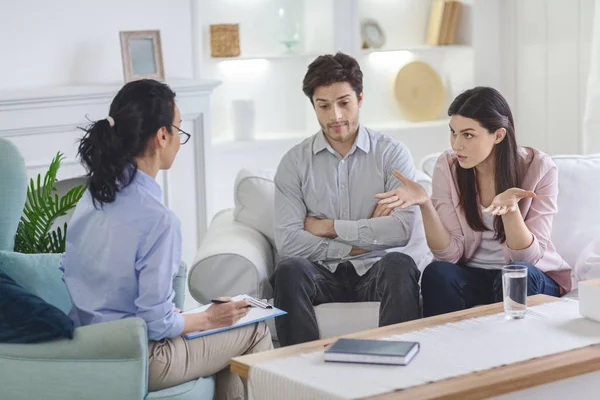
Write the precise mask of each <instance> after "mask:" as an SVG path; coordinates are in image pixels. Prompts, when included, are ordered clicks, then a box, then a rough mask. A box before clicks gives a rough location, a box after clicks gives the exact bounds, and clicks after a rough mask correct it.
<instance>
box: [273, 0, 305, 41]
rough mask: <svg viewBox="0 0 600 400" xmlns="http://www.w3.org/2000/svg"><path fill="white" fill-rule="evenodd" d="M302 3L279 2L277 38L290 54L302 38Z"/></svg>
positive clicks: (297, 0) (282, 0) (290, 0)
mask: <svg viewBox="0 0 600 400" xmlns="http://www.w3.org/2000/svg"><path fill="white" fill-rule="evenodd" d="M301 20H302V2H301V1H300V0H277V30H278V33H277V36H278V38H279V42H280V43H282V44H283V45H284V46H285V47H286V49H287V51H288V52H291V51H292V49H293V48H294V47H296V46H297V45H298V43H300V39H301V36H302V32H301V31H302V28H301V24H300V22H301Z"/></svg>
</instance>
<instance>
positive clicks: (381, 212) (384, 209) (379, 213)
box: [371, 202, 394, 218]
mask: <svg viewBox="0 0 600 400" xmlns="http://www.w3.org/2000/svg"><path fill="white" fill-rule="evenodd" d="M392 211H394V209H393V208H390V207H388V206H387V204H380V203H379V202H378V203H377V207H375V211H373V215H371V218H378V217H387V216H388V215H390V214H391V213H392Z"/></svg>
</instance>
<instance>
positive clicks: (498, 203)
mask: <svg viewBox="0 0 600 400" xmlns="http://www.w3.org/2000/svg"><path fill="white" fill-rule="evenodd" d="M526 197H531V198H533V197H535V193H534V192H531V191H528V190H523V189H519V188H510V189H508V190H505V191H504V192H502V193H500V194H499V195H497V196H496V197H494V200H492V204H490V206H489V207H487V208H485V209H484V210H483V212H484V213H488V214H491V215H504V214H508V213H509V212H515V211H517V207H518V204H519V201H520V200H521V199H524V198H526Z"/></svg>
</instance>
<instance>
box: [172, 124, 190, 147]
mask: <svg viewBox="0 0 600 400" xmlns="http://www.w3.org/2000/svg"><path fill="white" fill-rule="evenodd" d="M171 126H172V127H173V128H175V129H177V130H178V131H179V143H181V144H186V143H187V142H188V140H190V137H191V136H192V135H190V134H189V133H187V132H186V131H183V130H182V129H181V128H180V127H178V126H175V125H171Z"/></svg>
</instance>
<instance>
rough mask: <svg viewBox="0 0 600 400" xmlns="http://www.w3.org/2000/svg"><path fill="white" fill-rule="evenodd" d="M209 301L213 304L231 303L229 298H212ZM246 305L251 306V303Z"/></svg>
mask: <svg viewBox="0 0 600 400" xmlns="http://www.w3.org/2000/svg"><path fill="white" fill-rule="evenodd" d="M210 302H211V303H213V304H226V303H231V300H230V299H229V300H222V299H212V300H211V301H210ZM246 307H248V308H250V307H252V305H251V304H248V305H247V306H246Z"/></svg>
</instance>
